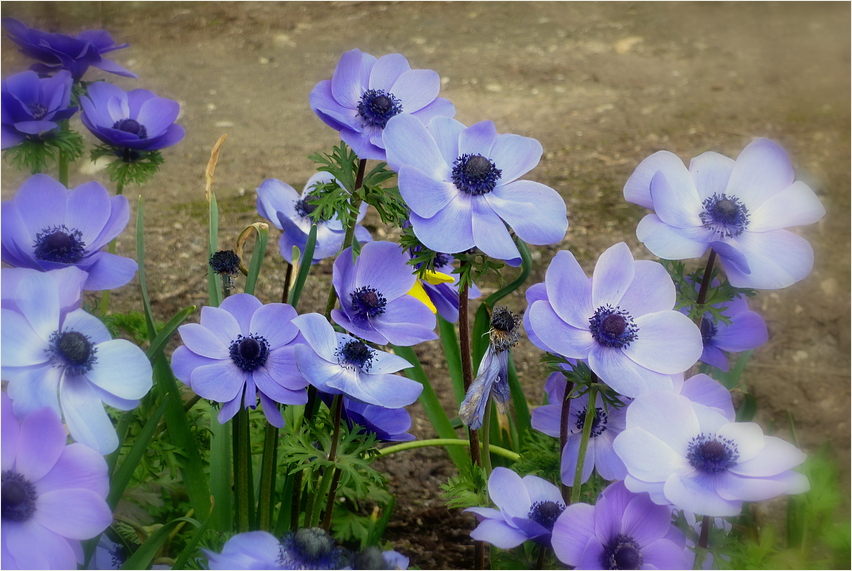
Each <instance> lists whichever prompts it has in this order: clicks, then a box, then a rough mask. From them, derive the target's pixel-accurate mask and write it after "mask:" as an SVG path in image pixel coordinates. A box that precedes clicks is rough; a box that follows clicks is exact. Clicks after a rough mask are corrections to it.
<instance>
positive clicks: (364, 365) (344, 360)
mask: <svg viewBox="0 0 852 571" xmlns="http://www.w3.org/2000/svg"><path fill="white" fill-rule="evenodd" d="M334 355H335V356H336V357H337V362H338V364H339V365H340V366H341V367H344V368H346V369H357V370H359V371H361V372H363V373H366V372H369V370H370V369H371V368H372V367H373V359H374V358H375V356H376V350H375V349H373V348H372V347H370V346H369V345H367V344H366V343H364V342H363V341H361V340H360V339H355V338H354V337H349V338H348V339H347V340H345V341H343V342H342V343H341V344H340V345H338V346H337V350H336V351H335V352H334Z"/></svg>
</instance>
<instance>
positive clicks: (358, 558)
mask: <svg viewBox="0 0 852 571" xmlns="http://www.w3.org/2000/svg"><path fill="white" fill-rule="evenodd" d="M393 568H394V569H395V568H396V567H393ZM352 569H392V567H390V566H389V565H388V562H387V561H386V560H385V556H384V555H383V554H382V552H381V550H380V549H379V548H378V547H376V546H375V545H371V546H369V547H366V548H364V550H363V551H361V552H360V553H358V554H356V555H355V560H354V561H353V564H352Z"/></svg>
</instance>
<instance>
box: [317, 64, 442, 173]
mask: <svg viewBox="0 0 852 571" xmlns="http://www.w3.org/2000/svg"><path fill="white" fill-rule="evenodd" d="M440 90H441V78H440V77H438V74H437V73H435V72H434V71H432V70H430V69H411V66H410V65H409V63H408V60H407V59H405V57H403V56H402V55H400V54H388V55H385V56H382V57H380V58H378V59H376V58H375V57H373V56H371V55H370V54H365V53H363V52H362V51H361V50H359V49H354V50H350V51H348V52H346V53H344V54H343V55H342V56H341V57H340V61H339V62H337V67H336V68H335V70H334V75H333V76H332V78H331V79H327V80H324V81H320V82H319V83H318V84H317V85H316V87H314V89H313V90H312V91H311V95H310V103H311V109H313V110H314V113H316V114H317V116H318V117H319V118H320V119H322V120H323V122H324V123H325V124H326V125H328V126H329V127H331V128H332V129H335V130H337V131H340V138H341V139H343V141H345V142H346V144H347V145H349V146H350V147H352V150H354V151H355V153H356V154H357V155H358V157H360V158H362V159H376V160H380V161H383V160H385V143H384V142H383V140H382V132H383V130H384V128H385V126H386V125H387V123H388V121H389V120H390V119H391V118H392V117H395V116H397V115H399V114H404V115H409V116H411V117H413V118H415V119H416V120H418V121H422V122H424V123H427V122H428V121H429V119H431V118H432V117H436V116H443V117H452V116H453V115H455V114H456V109H455V107H453V104H452V103H450V102H449V101H448V100H446V99H444V98H443V97H438V92H439V91H440Z"/></svg>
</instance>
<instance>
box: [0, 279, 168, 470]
mask: <svg viewBox="0 0 852 571" xmlns="http://www.w3.org/2000/svg"><path fill="white" fill-rule="evenodd" d="M59 284H60V281H59V280H57V279H55V278H54V277H52V276H50V275H48V274H44V273H41V272H35V273H31V274H28V275H25V276H23V277H21V278H20V280H19V281H18V285H17V288H16V289H15V290H14V291H9V290H5V291H3V295H4V296H7V295H11V296H12V297H13V302H12V303H3V305H2V316H3V318H2V338H3V342H2V354H3V355H2V361H3V379H4V380H7V381H8V382H9V386H8V392H9V396H10V397H11V398H12V401H13V403H14V407H15V412H16V413H17V414H19V415H24V414H27V413H29V412H31V411H33V410H36V409H38V408H41V407H50V408H52V409H53V410H54V411H56V413H57V414H60V413H61V415H62V416H63V417H64V419H65V423H66V424H67V425H68V430H69V432H70V433H71V436H72V437H73V438H74V439H75V440H77V441H78V442H81V443H83V444H85V445H86V446H89V447H91V448H94V449H95V450H97V451H98V452H100V453H101V454H108V453H109V452H112V451H113V450H115V449H116V447H117V446H118V436H117V435H116V433H115V428H114V427H113V424H112V421H111V420H110V418H109V416H108V415H107V413H106V411H105V410H104V407H103V404H104V403H106V404H108V405H110V406H111V407H113V408H117V409H119V410H131V409H133V408H136V406H138V404H139V399H141V398H142V397H143V396H145V394H147V393H148V391H149V390H150V388H151V386H152V385H153V372H152V369H151V363H150V361H149V360H148V357H147V356H146V355H145V353H144V351H142V350H141V349H140V348H139V347H137V346H136V345H134V344H133V343H131V342H130V341H127V340H125V339H113V338H112V337H111V336H110V334H109V331H108V330H107V328H106V326H105V325H104V324H103V322H101V320H100V319H98V318H97V317H95V316H93V315H90V314H88V313H86V312H85V311H83V310H82V309H75V310H73V311H66V310H64V309H63V307H67V306H66V305H65V303H66V302H65V301H63V299H65V297H64V296H63V295H60V292H59V289H58V288H59Z"/></svg>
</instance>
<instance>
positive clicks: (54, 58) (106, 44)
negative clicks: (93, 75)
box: [3, 18, 138, 81]
mask: <svg viewBox="0 0 852 571" xmlns="http://www.w3.org/2000/svg"><path fill="white" fill-rule="evenodd" d="M3 27H4V28H5V29H6V31H7V32H8V33H9V38H10V39H11V40H12V41H13V42H15V43H16V44H18V45H19V46H20V47H21V50H20V51H21V53H22V54H24V55H25V56H27V57H31V58H33V59H36V60H38V61H40V62H42V63H41V64H34V65H33V66H31V69H32V70H34V71H37V72H38V73H47V74H50V73H54V72H57V71H59V70H61V69H66V70H68V71H69V72H71V75H72V76H73V77H74V81H79V80H80V78H81V77H83V75H84V74H85V73H86V70H88V69H89V66H92V67H96V68H98V69H102V70H103V71H108V72H109V73H114V74H116V75H123V76H124V77H133V78H136V77H138V76H137V75H136V74H135V73H133V72H130V71H127V70H126V69H124V68H123V67H121V66H120V65H118V64H117V63H115V62H114V61H111V60H108V59H104V58H103V57H102V55H103V54H105V53H108V52H111V51H114V50H120V49H122V48H126V47H127V46H128V45H129V44H121V45H116V43H115V40H113V39H112V36H110V35H109V33H108V32H106V31H105V30H86V31H84V32H80V33H79V34H77V37H76V38H72V37H70V36H66V35H63V34H48V33H47V32H42V31H41V30H36V29H34V28H28V27H27V26H26V25H24V24H22V23H21V22H19V21H18V20H15V19H13V18H3Z"/></svg>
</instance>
